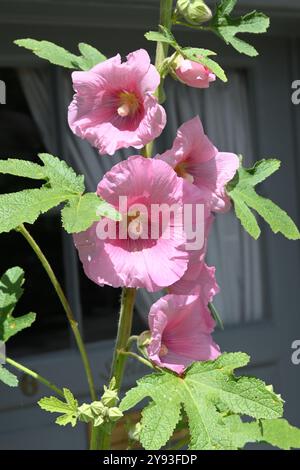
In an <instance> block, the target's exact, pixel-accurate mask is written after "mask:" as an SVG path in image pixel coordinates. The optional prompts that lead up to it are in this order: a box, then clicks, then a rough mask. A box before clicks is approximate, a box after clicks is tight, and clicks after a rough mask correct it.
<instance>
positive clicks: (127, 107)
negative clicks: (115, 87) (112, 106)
mask: <svg viewBox="0 0 300 470" xmlns="http://www.w3.org/2000/svg"><path fill="white" fill-rule="evenodd" d="M139 106H140V103H139V99H138V97H137V96H136V95H135V94H134V93H132V92H129V91H122V92H121V93H120V94H119V107H118V109H117V113H118V115H119V116H121V117H126V116H129V115H131V116H132V115H133V114H135V113H136V111H137V110H138V108H139Z"/></svg>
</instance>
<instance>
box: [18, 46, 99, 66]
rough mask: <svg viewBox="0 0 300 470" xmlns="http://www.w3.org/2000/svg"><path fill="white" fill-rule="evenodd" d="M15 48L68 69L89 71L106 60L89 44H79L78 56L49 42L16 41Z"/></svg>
mask: <svg viewBox="0 0 300 470" xmlns="http://www.w3.org/2000/svg"><path fill="white" fill-rule="evenodd" d="M14 43H15V44H16V45H17V46H20V47H24V48H25V49H28V50H30V51H32V52H33V53H34V54H35V55H37V56H38V57H40V58H41V59H45V60H48V62H51V64H55V65H60V66H61V67H65V68H68V69H81V70H90V69H91V68H92V67H94V66H95V65H97V64H99V63H100V62H103V61H104V60H106V57H105V55H103V54H102V53H101V52H100V51H98V49H96V48H95V47H93V46H90V45H89V44H85V43H79V44H78V48H79V51H80V53H81V55H80V56H77V55H75V54H72V53H71V52H69V51H67V50H66V49H64V48H63V47H61V46H57V45H56V44H54V43H53V42H49V41H37V40H36V39H17V40H16V41H14Z"/></svg>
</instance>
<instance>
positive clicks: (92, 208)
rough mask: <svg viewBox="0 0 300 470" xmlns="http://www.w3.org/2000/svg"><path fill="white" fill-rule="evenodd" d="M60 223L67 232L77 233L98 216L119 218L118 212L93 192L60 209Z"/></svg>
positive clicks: (86, 227)
mask: <svg viewBox="0 0 300 470" xmlns="http://www.w3.org/2000/svg"><path fill="white" fill-rule="evenodd" d="M61 215H62V224H63V227H64V229H65V230H66V231H67V232H68V233H78V232H82V231H84V230H86V229H88V228H89V227H90V226H91V225H92V224H93V223H94V222H97V221H99V219H100V216H105V217H109V218H110V219H113V220H120V218H121V217H120V214H119V213H118V212H117V211H116V210H115V208H114V207H113V206H111V205H110V204H108V203H107V202H105V201H103V199H101V198H100V197H99V196H97V194H95V193H86V194H84V195H83V196H78V197H77V198H75V199H73V200H71V201H69V202H68V204H67V205H66V206H65V207H64V208H63V210H62V211H61Z"/></svg>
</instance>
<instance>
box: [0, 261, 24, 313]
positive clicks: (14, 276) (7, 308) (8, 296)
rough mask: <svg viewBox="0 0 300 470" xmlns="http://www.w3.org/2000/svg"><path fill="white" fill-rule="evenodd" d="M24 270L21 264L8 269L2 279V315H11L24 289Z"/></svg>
mask: <svg viewBox="0 0 300 470" xmlns="http://www.w3.org/2000/svg"><path fill="white" fill-rule="evenodd" d="M23 284H24V271H23V269H22V268H20V267H19V266H15V267H14V268H10V269H8V270H7V271H6V272H5V273H4V274H3V276H2V277H1V279H0V312H1V315H10V314H11V313H12V312H13V310H14V308H15V306H16V304H17V302H18V300H19V299H20V298H21V296H22V294H23V292H24V289H23V288H22V286H23Z"/></svg>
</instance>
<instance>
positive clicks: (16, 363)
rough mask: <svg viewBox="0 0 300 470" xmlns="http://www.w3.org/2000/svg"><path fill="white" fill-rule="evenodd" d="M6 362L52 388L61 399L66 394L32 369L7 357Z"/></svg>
mask: <svg viewBox="0 0 300 470" xmlns="http://www.w3.org/2000/svg"><path fill="white" fill-rule="evenodd" d="M5 362H6V363H7V364H10V365H11V366H12V367H14V368H15V369H18V370H20V371H22V372H24V373H25V374H27V375H30V377H33V378H34V379H36V380H38V381H39V382H41V383H42V384H43V385H46V387H48V388H51V390H53V391H54V392H55V393H56V394H57V395H59V396H61V397H64V393H63V391H62V390H60V388H58V387H56V385H54V384H53V383H51V382H49V380H47V379H45V377H42V376H41V375H40V374H38V373H37V372H34V371H33V370H31V369H28V367H25V366H23V365H22V364H20V363H19V362H17V361H14V360H13V359H10V357H6V358H5Z"/></svg>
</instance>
